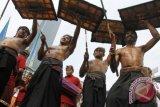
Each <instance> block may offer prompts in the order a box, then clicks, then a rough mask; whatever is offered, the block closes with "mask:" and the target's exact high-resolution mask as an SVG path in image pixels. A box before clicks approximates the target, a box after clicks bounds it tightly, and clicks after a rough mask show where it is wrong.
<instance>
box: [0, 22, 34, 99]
mask: <svg viewBox="0 0 160 107" xmlns="http://www.w3.org/2000/svg"><path fill="white" fill-rule="evenodd" d="M36 34H37V20H36V19H34V20H33V25H32V33H30V31H29V29H28V28H27V27H26V26H21V27H19V28H18V30H17V32H16V35H15V36H14V37H12V38H6V39H4V40H2V41H0V97H1V96H2V93H3V91H4V89H5V86H6V84H7V82H8V80H9V78H10V74H11V72H12V71H13V69H14V68H15V66H16V62H17V61H16V57H17V55H18V52H19V51H21V50H25V49H26V47H28V46H29V45H30V43H31V42H32V40H33V39H34V37H35V36H36Z"/></svg>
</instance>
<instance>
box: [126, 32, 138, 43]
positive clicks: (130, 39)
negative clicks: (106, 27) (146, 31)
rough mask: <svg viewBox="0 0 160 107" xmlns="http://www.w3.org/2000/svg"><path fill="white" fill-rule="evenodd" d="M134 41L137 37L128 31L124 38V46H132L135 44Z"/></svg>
mask: <svg viewBox="0 0 160 107" xmlns="http://www.w3.org/2000/svg"><path fill="white" fill-rule="evenodd" d="M136 40H137V36H136V34H135V33H134V32H133V31H128V32H127V33H126V36H125V42H126V44H130V45H133V44H135V43H136Z"/></svg>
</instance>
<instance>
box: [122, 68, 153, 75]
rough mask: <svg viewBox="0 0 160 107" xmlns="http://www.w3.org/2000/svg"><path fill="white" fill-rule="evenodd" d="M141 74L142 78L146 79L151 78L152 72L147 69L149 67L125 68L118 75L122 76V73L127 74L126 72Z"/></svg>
mask: <svg viewBox="0 0 160 107" xmlns="http://www.w3.org/2000/svg"><path fill="white" fill-rule="evenodd" d="M131 71H132V72H134V71H136V72H141V73H142V74H143V75H144V76H146V77H151V75H152V70H151V69H150V68H149V67H141V66H140V67H138V66H136V67H126V68H122V69H121V70H120V74H123V73H128V72H131Z"/></svg>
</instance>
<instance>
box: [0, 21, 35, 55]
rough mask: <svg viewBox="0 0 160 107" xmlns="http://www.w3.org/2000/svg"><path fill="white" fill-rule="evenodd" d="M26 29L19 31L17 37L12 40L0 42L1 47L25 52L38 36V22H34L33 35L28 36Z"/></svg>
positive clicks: (7, 39)
mask: <svg viewBox="0 0 160 107" xmlns="http://www.w3.org/2000/svg"><path fill="white" fill-rule="evenodd" d="M26 31H27V30H26V29H25V28H21V29H19V30H18V31H17V33H16V35H15V36H14V37H12V38H6V39H4V40H3V41H1V42H0V46H3V47H9V48H12V49H14V50H15V51H17V52H18V51H19V50H20V49H21V50H24V49H25V48H26V47H28V46H29V44H30V43H31V42H32V41H33V39H34V37H35V36H36V34H37V20H36V19H34V20H33V25H32V33H31V34H30V35H28V33H27V32H26Z"/></svg>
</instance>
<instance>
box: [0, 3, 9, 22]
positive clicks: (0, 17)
mask: <svg viewBox="0 0 160 107" xmlns="http://www.w3.org/2000/svg"><path fill="white" fill-rule="evenodd" d="M9 1H10V0H8V1H7V3H6V5H5V7H4V9H3V11H2V14H1V16H0V20H1V19H2V17H3V14H4V12H5V10H6V8H7V6H8V3H9Z"/></svg>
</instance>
